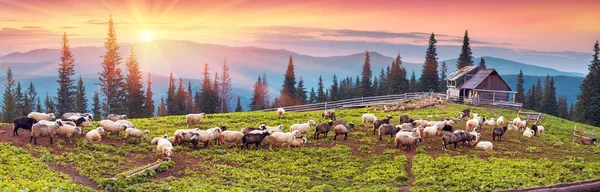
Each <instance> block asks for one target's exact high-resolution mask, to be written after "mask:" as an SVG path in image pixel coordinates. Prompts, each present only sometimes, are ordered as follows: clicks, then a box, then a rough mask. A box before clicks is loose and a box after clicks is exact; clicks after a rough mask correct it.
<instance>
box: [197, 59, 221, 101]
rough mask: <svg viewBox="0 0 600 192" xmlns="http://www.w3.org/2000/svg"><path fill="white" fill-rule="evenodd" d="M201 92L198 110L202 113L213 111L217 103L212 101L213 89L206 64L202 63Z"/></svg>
mask: <svg viewBox="0 0 600 192" xmlns="http://www.w3.org/2000/svg"><path fill="white" fill-rule="evenodd" d="M202 76H203V78H202V92H201V94H200V104H199V106H200V111H202V112H203V113H214V112H215V110H216V105H217V103H214V101H215V100H214V98H213V96H214V94H213V93H214V91H213V86H212V84H211V79H210V72H209V70H208V64H207V63H204V72H202Z"/></svg>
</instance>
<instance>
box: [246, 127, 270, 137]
mask: <svg viewBox="0 0 600 192" xmlns="http://www.w3.org/2000/svg"><path fill="white" fill-rule="evenodd" d="M265 129H266V127H260V126H259V127H258V128H256V127H244V128H242V133H243V134H244V135H246V134H250V132H252V131H254V130H260V131H264V130H265Z"/></svg>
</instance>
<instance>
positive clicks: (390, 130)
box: [379, 124, 400, 141]
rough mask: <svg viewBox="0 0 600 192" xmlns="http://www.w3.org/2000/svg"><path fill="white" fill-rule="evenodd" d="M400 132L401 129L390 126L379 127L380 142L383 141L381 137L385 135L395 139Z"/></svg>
mask: <svg viewBox="0 0 600 192" xmlns="http://www.w3.org/2000/svg"><path fill="white" fill-rule="evenodd" d="M398 131H400V128H399V127H396V126H392V125H390V124H383V125H381V126H379V140H380V141H381V140H383V139H382V138H381V137H382V136H384V135H390V137H391V138H394V136H395V135H396V133H398Z"/></svg>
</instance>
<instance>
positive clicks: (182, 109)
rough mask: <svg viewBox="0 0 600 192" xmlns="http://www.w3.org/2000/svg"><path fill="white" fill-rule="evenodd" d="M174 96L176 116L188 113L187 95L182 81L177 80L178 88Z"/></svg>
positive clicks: (180, 79)
mask: <svg viewBox="0 0 600 192" xmlns="http://www.w3.org/2000/svg"><path fill="white" fill-rule="evenodd" d="M175 95H176V103H177V115H182V114H186V113H189V112H188V111H187V108H186V107H187V105H186V104H185V103H186V102H187V96H188V93H187V92H186V91H185V86H183V79H182V78H179V86H178V87H177V93H176V94H175Z"/></svg>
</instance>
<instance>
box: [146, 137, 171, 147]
mask: <svg viewBox="0 0 600 192" xmlns="http://www.w3.org/2000/svg"><path fill="white" fill-rule="evenodd" d="M163 137H164V136H163ZM163 137H155V138H152V141H150V145H156V144H158V140H160V139H163ZM167 137H168V136H167ZM167 140H169V142H171V144H173V143H174V142H175V138H174V137H168V138H167Z"/></svg>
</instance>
